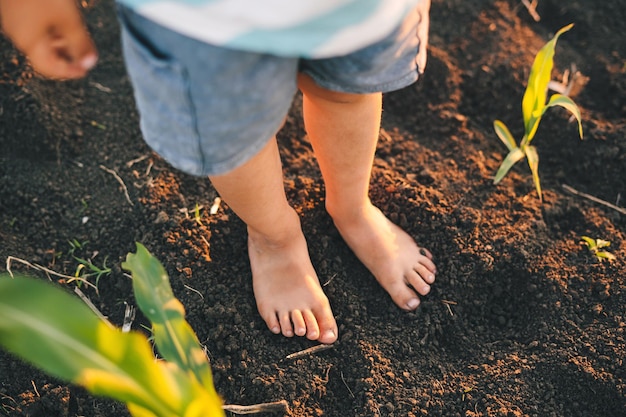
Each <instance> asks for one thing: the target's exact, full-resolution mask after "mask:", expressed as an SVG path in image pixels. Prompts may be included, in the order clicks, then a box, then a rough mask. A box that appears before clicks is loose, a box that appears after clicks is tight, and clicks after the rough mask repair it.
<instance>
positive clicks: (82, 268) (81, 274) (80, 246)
mask: <svg viewBox="0 0 626 417" xmlns="http://www.w3.org/2000/svg"><path fill="white" fill-rule="evenodd" d="M68 243H69V244H70V250H69V251H68V254H69V255H70V256H71V257H72V258H74V260H75V261H76V262H78V265H77V266H76V269H75V270H74V278H75V279H71V280H68V281H67V283H68V284H69V283H71V282H73V281H76V285H78V287H79V288H80V287H81V284H82V283H83V282H86V283H87V284H88V285H91V286H92V287H93V288H94V289H95V290H96V291H98V284H99V282H100V278H102V277H103V276H104V275H110V274H111V268H110V267H108V266H107V258H104V261H103V262H102V266H97V265H96V264H94V263H93V258H94V257H95V256H96V254H97V252H95V253H94V255H93V256H92V257H91V258H85V257H84V256H78V255H77V254H76V252H80V251H84V249H85V247H86V245H87V243H89V242H88V241H85V242H80V241H79V240H77V239H72V240H70V241H68ZM92 277H95V278H96V282H95V284H91V283H90V282H89V279H90V278H92Z"/></svg>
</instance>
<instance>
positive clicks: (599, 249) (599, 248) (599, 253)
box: [581, 236, 616, 262]
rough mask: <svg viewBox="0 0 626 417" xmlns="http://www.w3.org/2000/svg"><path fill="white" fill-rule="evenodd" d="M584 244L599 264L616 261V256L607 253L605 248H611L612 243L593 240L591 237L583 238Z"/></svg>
mask: <svg viewBox="0 0 626 417" xmlns="http://www.w3.org/2000/svg"><path fill="white" fill-rule="evenodd" d="M581 239H582V244H583V245H585V246H587V248H588V249H589V251H590V252H591V253H592V254H593V256H595V257H596V259H597V260H598V261H599V262H602V261H604V260H608V261H614V260H615V259H616V258H615V255H613V254H612V253H611V252H609V251H607V250H606V249H605V248H608V247H609V246H611V242H609V241H608V240H603V239H592V238H590V237H589V236H581Z"/></svg>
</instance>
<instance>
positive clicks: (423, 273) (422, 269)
mask: <svg viewBox="0 0 626 417" xmlns="http://www.w3.org/2000/svg"><path fill="white" fill-rule="evenodd" d="M413 272H415V273H417V274H418V275H419V276H420V277H421V279H422V280H424V282H425V283H427V284H432V283H434V282H435V273H434V272H432V271H431V270H430V269H428V268H427V267H426V266H424V265H422V264H419V263H418V264H415V265H413Z"/></svg>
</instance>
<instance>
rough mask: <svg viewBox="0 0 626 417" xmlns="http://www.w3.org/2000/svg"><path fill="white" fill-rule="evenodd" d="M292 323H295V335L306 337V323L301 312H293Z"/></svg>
mask: <svg viewBox="0 0 626 417" xmlns="http://www.w3.org/2000/svg"><path fill="white" fill-rule="evenodd" d="M291 322H292V323H293V329H294V333H295V334H296V335H297V336H304V335H305V334H306V323H305V320H304V318H303V317H302V313H301V312H300V310H294V311H292V312H291Z"/></svg>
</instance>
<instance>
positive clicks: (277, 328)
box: [270, 326, 280, 334]
mask: <svg viewBox="0 0 626 417" xmlns="http://www.w3.org/2000/svg"><path fill="white" fill-rule="evenodd" d="M270 331H271V332H272V333H274V334H278V333H280V327H278V326H277V327H272V328H271V329H270Z"/></svg>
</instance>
